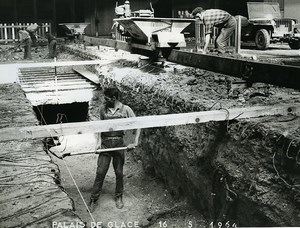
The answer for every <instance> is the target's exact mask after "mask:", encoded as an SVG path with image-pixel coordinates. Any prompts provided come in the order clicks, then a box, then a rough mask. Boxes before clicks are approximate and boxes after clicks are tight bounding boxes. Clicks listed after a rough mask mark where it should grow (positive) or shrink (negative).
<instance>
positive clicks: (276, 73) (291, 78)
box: [168, 50, 300, 89]
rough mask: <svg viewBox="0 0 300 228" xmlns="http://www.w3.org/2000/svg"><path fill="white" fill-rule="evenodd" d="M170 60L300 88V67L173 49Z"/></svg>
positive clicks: (254, 80) (239, 76)
mask: <svg viewBox="0 0 300 228" xmlns="http://www.w3.org/2000/svg"><path fill="white" fill-rule="evenodd" d="M168 60H169V61H171V62H175V63H179V64H182V65H186V66H192V67H197V68H201V69H203V70H208V71H213V72H217V73H221V74H226V75H230V76H234V77H238V78H242V79H244V80H247V81H249V82H263V83H267V84H272V85H276V86H281V87H288V88H293V89H300V67H295V66H287V65H279V64H269V63H260V62H255V61H248V60H247V61H246V60H241V59H236V58H229V57H223V56H216V55H209V54H201V53H193V52H187V51H181V50H172V52H171V54H170V56H169V58H168Z"/></svg>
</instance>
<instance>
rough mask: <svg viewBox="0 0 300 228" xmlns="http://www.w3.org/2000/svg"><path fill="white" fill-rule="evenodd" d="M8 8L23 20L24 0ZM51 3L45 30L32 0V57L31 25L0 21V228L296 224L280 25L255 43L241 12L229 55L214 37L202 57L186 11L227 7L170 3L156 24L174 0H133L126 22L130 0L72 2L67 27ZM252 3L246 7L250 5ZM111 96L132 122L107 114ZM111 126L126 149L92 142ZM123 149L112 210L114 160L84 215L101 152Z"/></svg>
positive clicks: (288, 71)
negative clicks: (24, 37)
mask: <svg viewBox="0 0 300 228" xmlns="http://www.w3.org/2000/svg"><path fill="white" fill-rule="evenodd" d="M13 2H14V10H15V12H16V13H15V14H14V17H16V18H14V19H16V20H17V19H18V20H17V21H19V22H20V21H21V19H20V18H21V16H20V15H22V14H21V12H23V11H18V7H19V6H21V3H20V2H21V1H19V0H15V1H13ZM30 2H31V1H30ZM49 2H51V4H52V6H53V7H54V8H53V13H52V14H49V13H48V14H49V15H50V16H51V17H53V18H52V20H51V22H49V21H47V22H42V19H40V21H39V20H38V18H39V15H40V14H39V13H38V12H39V9H40V11H41V12H44V11H42V10H41V9H44V8H42V6H41V5H39V3H37V1H32V3H33V4H34V6H35V7H33V12H34V13H33V15H34V18H31V19H30V20H31V21H32V20H35V21H37V22H41V23H39V28H38V30H37V45H35V46H32V47H31V53H30V54H31V56H30V58H25V56H26V48H25V49H23V47H22V45H21V46H20V45H18V44H19V43H20V41H19V40H20V37H18V35H17V34H18V31H19V29H21V30H26V26H28V24H25V23H24V24H21V23H8V22H7V23H0V42H1V43H0V116H1V118H0V179H1V183H0V211H1V213H0V227H5V228H6V227H55V228H67V227H68V228H72V227H76V228H77V227H97V228H100V227H101V228H132V227H140V228H146V227H149V228H159V227H173V228H174V227H180V228H185V227H188V228H191V227H197V228H201V227H203V228H204V227H210V228H214V227H226V228H227V227H297V226H299V224H300V213H299V212H300V176H299V174H300V138H299V132H300V128H299V126H300V125H299V124H300V122H299V121H300V120H299V114H300V90H299V89H300V79H299V76H300V52H299V50H298V46H297V44H298V43H297V42H298V38H297V37H298V36H297V34H296V32H295V31H296V29H294V30H293V29H292V30H291V33H290V35H289V36H287V35H286V31H287V30H284V29H283V25H282V26H279V27H278V28H280V29H281V30H280V32H283V31H284V32H285V36H282V37H284V39H283V38H282V39H281V38H278V37H275V35H274V34H275V30H274V31H273V32H269V34H272V36H273V37H272V36H271V35H270V37H268V38H267V39H266V40H262V39H261V38H258V37H259V35H260V34H265V33H264V32H262V30H264V29H262V27H260V30H259V31H260V32H261V33H259V31H258V32H257V34H256V39H255V40H254V42H252V43H251V42H250V43H248V41H249V40H244V38H243V35H244V33H243V31H244V30H245V25H244V24H245V23H244V21H243V18H244V17H243V14H242V13H236V14H237V15H242V16H237V17H236V21H237V24H236V28H235V32H234V34H233V36H232V37H231V38H230V40H229V41H228V43H227V47H226V52H225V53H217V52H215V51H213V46H214V40H215V39H216V36H214V35H213V36H212V37H211V42H210V44H209V48H208V49H209V51H207V52H203V50H204V48H205V45H204V43H205V25H203V23H201V22H200V21H199V20H197V19H194V18H193V17H192V16H191V14H190V13H189V14H188V13H186V11H187V12H191V10H192V9H193V8H195V7H196V6H198V5H201V4H202V5H203V4H204V5H205V4H207V5H206V7H207V8H208V7H210V8H217V7H219V8H222V7H223V8H224V10H227V11H228V8H230V7H231V5H230V4H232V5H235V4H237V3H236V1H233V2H232V3H227V4H228V5H226V4H224V5H222V3H221V2H220V1H209V3H204V1H199V2H197V3H196V2H194V3H193V4H191V2H187V3H186V5H189V4H190V6H189V8H185V6H184V4H181V3H180V4H179V3H178V2H177V1H176V0H173V1H171V2H172V13H170V15H169V16H168V17H162V16H160V14H159V13H160V11H163V10H162V9H161V7H165V6H166V5H165V4H170V2H168V3H162V2H163V1H153V3H151V4H150V7H149V8H147V7H146V6H148V5H149V2H148V1H145V2H144V1H143V3H142V1H140V2H137V1H130V7H131V8H130V9H131V10H130V13H129V15H126V13H128V11H126V9H128V8H126V7H127V6H126V4H129V1H126V2H124V5H122V4H123V2H122V4H119V3H115V2H112V3H111V2H110V3H108V2H106V1H99V2H97V1H95V2H94V3H91V2H93V1H86V3H80V4H79V3H78V2H80V1H77V0H74V1H72V0H70V1H67V2H68V4H69V6H70V10H71V13H70V15H71V16H70V18H69V19H66V18H63V19H64V20H63V21H60V19H59V18H62V16H59V15H61V14H62V12H61V14H60V11H59V8H60V7H62V6H63V2H64V1H62V2H60V3H57V1H55V0H53V1H49ZM229 2H230V1H229ZM253 2H255V1H252V3H251V4H248V7H253V8H254V9H256V8H255V7H257V4H256V3H253ZM257 2H258V1H257ZM278 2H279V3H278ZM286 2H288V1H286ZM286 2H285V4H287V3H286ZM19 3H20V5H18V4H19ZM177 3H178V4H177ZM0 4H1V3H0ZM9 4H12V3H8V2H7V5H5V6H6V7H9ZM45 4H46V3H45ZM49 4H50V3H49ZM66 4H67V3H66ZM78 4H79V5H78ZM82 4H83V5H84V7H82ZM143 4H144V5H143ZM258 4H267V6H266V7H265V9H269V8H268V7H269V5H270V4H271V9H274V7H275V6H276V7H278V9H279V10H278V12H281V13H282V12H285V14H284V15H286V12H289V11H288V10H289V9H290V8H291V6H289V5H282V4H283V3H282V2H281V1H273V3H265V2H263V1H260V2H259V3H258ZM268 4H269V5H268ZM274 4H275V5H274ZM297 4H299V3H297ZM110 5H111V6H110ZM11 6H12V5H11ZM92 6H95V9H96V10H95V11H91V12H92V14H90V15H89V14H87V12H90V9H91V7H92ZM259 6H261V5H259ZM3 7H4V5H3ZM39 7H41V8H39ZM81 7H82V8H83V9H81V10H80V8H81ZM103 7H104V8H103ZM105 7H107V8H105ZM110 7H111V8H110ZM284 7H285V8H284ZM289 7H290V8H289ZM299 7H300V4H299ZM31 8H32V7H31ZM45 8H46V7H45ZM55 9H56V10H55ZM97 9H99V11H97ZM105 9H106V10H105ZM141 9H143V10H141ZM156 9H157V10H156ZM179 9H180V10H179ZM185 9H187V10H185ZM111 10H113V11H112V13H110V14H107V15H109V16H107V17H108V19H109V21H110V24H109V26H107V28H108V29H107V32H106V34H101V32H103V30H106V28H105V27H106V23H105V26H104V27H102V26H101V23H103V20H102V19H103V18H102V19H99V18H101V17H104V16H103V12H110V11H111ZM122 10H123V11H122ZM283 10H285V11H283ZM0 11H1V10H0ZM233 11H236V9H235V8H233ZM24 12H25V11H24ZM24 12H23V13H24ZM28 12H29V9H28ZM174 12H175V13H176V15H175V13H174ZM179 12H180V13H179ZM248 12H250V11H249V10H248ZM101 13H102V14H101ZM156 13H157V14H158V16H156ZM163 13H165V12H164V11H163ZM177 13H178V15H177ZM231 13H235V12H231ZM48 14H47V13H46V11H45V12H44V15H48ZM65 14H66V15H68V13H65ZM77 14H80V15H81V14H83V15H81V16H80V17H79V16H77ZM118 14H124V15H125V16H124V17H119V15H118ZM4 15H5V14H4ZM26 15H29V14H26ZM167 15H168V14H167ZM7 17H8V16H7ZM28 17H29V16H28ZM65 17H67V16H65ZM245 17H246V15H245ZM76 18H78V19H76ZM95 18H98V19H99V20H100V22H99V21H98V22H97V21H96V20H94V19H95ZM90 19H91V20H90ZM77 20H79V21H77ZM44 21H45V20H44ZM295 21H296V20H295ZM1 22H2V21H1ZM99 23H100V24H99ZM249 23H251V20H249ZM277 23H279V22H277ZM284 23H285V24H286V25H287V24H288V22H287V21H286V20H285V21H284ZM247 25H248V22H247ZM291 25H293V26H295V28H296V27H297V24H295V23H293V24H291ZM101 28H103V30H101ZM287 28H289V29H291V28H292V27H291V26H290V27H288V26H287V27H286V29H287ZM293 28H294V27H293ZM252 29H253V28H252ZM265 30H267V29H265ZM49 32H50V34H54V35H55V40H56V43H55V44H56V49H55V56H54V57H53V56H51V53H52V52H51V51H50V49H51V48H50V41H51V40H50V39H48V40H47V37H46V36H47V34H49ZM60 33H61V35H60ZM214 33H217V32H216V31H214ZM214 33H213V34H214ZM277 34H279V33H277ZM288 37H289V38H288ZM273 38H274V39H273ZM249 39H250V38H249ZM272 39H273V41H272ZM276 39H278V40H277V41H276ZM299 40H300V39H299ZM250 41H251V40H250ZM266 41H269V43H267V45H265V46H264V47H263V48H262V45H263V44H266ZM299 43H300V41H299ZM25 46H26V45H25ZM299 48H300V46H299ZM52 54H53V53H52ZM24 58H25V59H24ZM111 87H113V88H117V89H118V90H119V91H120V94H121V97H120V99H119V100H120V102H122V104H125V105H127V106H129V107H131V109H132V111H133V112H134V114H135V117H128V118H124V117H122V118H116V119H103V118H102V116H101V115H102V114H101V108H102V107H103V105H107V95H106V94H105V91H106V89H107V88H111ZM136 129H140V130H141V132H140V135H139V140H138V143H137V144H136V145H135V147H134V148H133V149H132V148H131V147H130V146H129V145H131V144H134V137H135V134H137V133H136ZM120 131H124V136H122V137H123V138H124V145H123V146H121V147H120V146H114V147H109V148H106V147H101V148H99V147H98V146H99V145H98V143H99V138H98V137H99V134H100V133H101V135H102V134H105V133H111V132H120ZM102 140H103V139H102ZM120 150H121V151H124V153H125V161H124V168H123V171H122V178H123V182H124V190H123V195H122V197H123V203H124V205H122V207H118V204H117V203H116V202H115V200H116V198H115V191H117V190H116V189H117V185H116V183H117V177H116V175H117V171H116V169H115V163H113V164H112V165H109V169H108V172H107V174H106V177H105V179H104V182H103V188H102V190H101V194H100V197H99V199H97V204H95V208H93V209H91V206H90V202H91V199H92V198H91V194H92V191H94V187H95V186H94V181H95V177H96V175H97V173H98V172H99V158H98V157H100V156H101V154H102V155H103V154H109V153H113V152H114V151H120ZM115 188H116V189H115Z"/></svg>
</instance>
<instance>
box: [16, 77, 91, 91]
mask: <svg viewBox="0 0 300 228" xmlns="http://www.w3.org/2000/svg"><path fill="white" fill-rule="evenodd" d="M82 80H83V79H82ZM56 85H57V86H68V85H70V86H72V85H81V86H86V85H89V86H91V85H90V83H88V82H86V81H85V80H83V81H70V82H62V81H58V82H57V84H55V81H42V82H39V83H34V84H33V83H30V84H28V83H26V82H25V83H22V85H21V86H22V88H28V89H31V88H38V87H43V88H45V89H47V87H53V86H56Z"/></svg>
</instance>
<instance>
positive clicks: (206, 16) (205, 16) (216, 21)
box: [192, 7, 236, 53]
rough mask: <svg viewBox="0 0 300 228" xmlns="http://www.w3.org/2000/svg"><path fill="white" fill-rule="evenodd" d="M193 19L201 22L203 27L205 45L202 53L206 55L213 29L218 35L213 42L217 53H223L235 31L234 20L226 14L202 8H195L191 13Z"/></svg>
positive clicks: (221, 11) (222, 11)
mask: <svg viewBox="0 0 300 228" xmlns="http://www.w3.org/2000/svg"><path fill="white" fill-rule="evenodd" d="M192 15H193V16H194V18H198V19H200V20H201V21H203V23H204V25H205V43H204V48H203V53H206V51H207V48H208V45H209V42H210V38H211V34H212V33H213V28H214V27H217V28H219V34H218V36H217V38H216V41H215V46H216V48H217V52H219V53H225V47H226V45H227V42H228V40H229V38H230V36H231V35H232V34H233V33H234V31H235V26H236V19H235V17H233V16H231V15H230V14H229V13H228V12H226V11H224V10H220V9H208V10H204V9H203V8H202V7H197V8H195V9H194V10H193V11H192Z"/></svg>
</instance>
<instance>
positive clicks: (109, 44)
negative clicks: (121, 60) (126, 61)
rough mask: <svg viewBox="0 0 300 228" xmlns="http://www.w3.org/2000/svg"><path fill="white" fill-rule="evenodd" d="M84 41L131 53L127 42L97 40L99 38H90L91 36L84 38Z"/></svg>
mask: <svg viewBox="0 0 300 228" xmlns="http://www.w3.org/2000/svg"><path fill="white" fill-rule="evenodd" d="M83 40H84V41H85V42H87V43H90V44H93V45H101V46H107V47H112V48H116V49H120V50H124V51H129V52H130V51H131V47H130V45H129V44H128V43H127V42H125V41H116V40H113V39H105V38H97V37H89V36H83Z"/></svg>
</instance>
